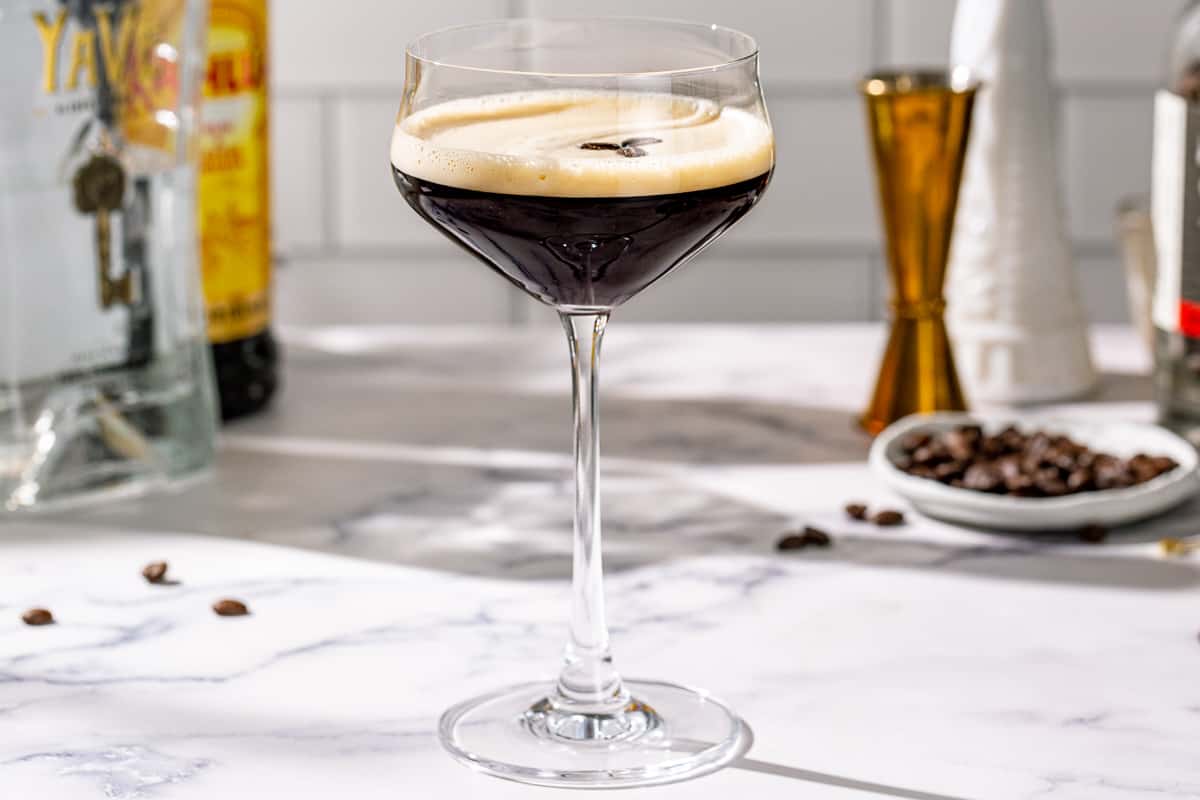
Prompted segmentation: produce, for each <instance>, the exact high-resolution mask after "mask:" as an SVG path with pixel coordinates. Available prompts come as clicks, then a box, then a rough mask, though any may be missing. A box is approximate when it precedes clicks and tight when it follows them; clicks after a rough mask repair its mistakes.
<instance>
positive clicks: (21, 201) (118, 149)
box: [0, 0, 215, 511]
mask: <svg viewBox="0 0 1200 800" xmlns="http://www.w3.org/2000/svg"><path fill="white" fill-rule="evenodd" d="M205 8H206V3H205V2H203V0H0V70H2V72H3V74H4V76H5V79H4V80H3V81H0V511H16V510H22V509H27V508H31V507H43V506H46V505H52V504H54V503H56V502H65V501H68V500H70V501H75V500H78V499H80V498H84V497H92V496H96V495H103V494H106V493H113V492H117V493H120V494H122V495H125V494H128V493H129V492H131V491H140V490H143V489H145V488H147V487H152V486H155V485H159V484H162V483H165V482H168V481H172V480H175V479H178V478H182V477H184V476H187V475H191V474H193V473H195V472H197V471H199V470H201V469H203V468H204V467H206V466H207V465H209V464H210V463H211V459H212V453H213V438H214V422H215V411H214V401H213V393H212V386H211V366H210V363H209V360H208V353H207V349H206V347H205V339H204V329H203V322H202V316H201V315H202V298H201V295H200V288H199V281H198V271H197V246H196V233H195V231H196V226H195V202H194V196H195V187H196V179H195V165H194V163H193V160H192V157H193V155H194V147H193V146H192V139H193V134H194V131H193V122H192V121H193V118H194V109H195V106H196V103H197V92H198V89H199V78H200V76H201V70H202V68H203V36H204V32H205V21H206V15H205Z"/></svg>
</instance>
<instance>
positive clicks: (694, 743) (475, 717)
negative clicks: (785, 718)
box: [438, 681, 750, 789]
mask: <svg viewBox="0 0 1200 800" xmlns="http://www.w3.org/2000/svg"><path fill="white" fill-rule="evenodd" d="M554 688H555V686H554V683H553V682H542V683H525V684H520V685H518V686H510V687H507V688H504V689H501V690H499V691H497V692H493V693H491V694H486V695H483V696H482V697H476V698H473V699H471V700H468V701H466V702H464V703H460V704H458V705H456V706H454V707H453V708H451V709H450V710H449V711H447V712H446V713H445V714H443V715H442V719H441V722H440V723H439V724H438V735H439V737H440V738H441V740H442V745H443V746H445V748H446V749H447V750H449V751H450V754H451V755H452V756H454V757H455V758H456V759H458V760H459V761H461V762H462V763H464V764H466V765H467V766H469V767H471V768H472V769H475V770H478V771H479V772H485V773H487V774H489V775H495V776H496V777H498V778H507V779H508V780H513V781H519V782H521V783H532V784H537V785H540V786H572V787H576V788H584V789H587V788H592V789H604V788H618V787H632V786H650V785H653V784H658V783H673V782H675V781H682V780H687V779H689V778H695V777H699V776H701V775H706V774H708V773H710V772H714V771H716V770H718V769H720V768H721V767H724V766H726V765H727V764H729V763H730V762H731V761H733V760H735V759H737V758H739V757H741V756H742V755H743V754H744V753H745V752H746V750H747V748H748V747H749V745H750V735H749V731H748V729H747V728H746V726H745V724H744V723H743V722H742V721H741V720H740V719H739V718H738V717H737V716H736V715H735V714H734V713H733V712H732V711H730V710H729V709H728V708H726V707H725V706H724V705H723V704H721V703H720V702H718V701H717V700H714V699H713V698H712V697H709V696H708V695H706V694H705V693H703V692H699V691H696V690H694V689H688V688H686V687H683V686H676V685H674V684H671V683H659V682H657V681H625V689H626V690H627V691H628V692H629V693H630V695H631V696H632V697H633V700H631V701H630V703H629V705H627V706H626V707H625V708H624V709H623V710H621V711H619V712H617V713H615V714H579V713H563V712H560V711H557V710H555V708H554V707H553V705H552V703H551V702H550V701H549V700H548V699H547V698H549V697H551V696H552V695H553V692H554Z"/></svg>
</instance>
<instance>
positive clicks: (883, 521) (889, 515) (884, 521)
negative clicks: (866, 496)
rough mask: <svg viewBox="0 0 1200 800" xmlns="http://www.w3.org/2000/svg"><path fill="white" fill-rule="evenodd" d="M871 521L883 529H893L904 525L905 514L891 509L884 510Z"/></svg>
mask: <svg viewBox="0 0 1200 800" xmlns="http://www.w3.org/2000/svg"><path fill="white" fill-rule="evenodd" d="M871 521H872V522H874V523H875V524H876V525H878V526H880V527H881V528H893V527H895V526H897V525H903V524H904V513H903V512H901V511H893V510H891V509H884V510H883V511H880V512H879V513H877V514H876V515H875V516H874V517H873V518H872V519H871Z"/></svg>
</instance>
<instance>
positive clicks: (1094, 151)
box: [1063, 89, 1153, 240]
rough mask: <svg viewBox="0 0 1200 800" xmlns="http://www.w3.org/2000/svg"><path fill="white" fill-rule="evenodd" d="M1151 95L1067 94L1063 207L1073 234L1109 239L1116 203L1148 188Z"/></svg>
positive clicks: (1148, 91)
mask: <svg viewBox="0 0 1200 800" xmlns="http://www.w3.org/2000/svg"><path fill="white" fill-rule="evenodd" d="M1152 106H1153V95H1152V93H1151V91H1150V90H1149V89H1147V90H1146V91H1145V92H1144V93H1142V94H1141V95H1140V96H1139V95H1133V96H1120V97H1115V98H1105V97H1095V96H1092V95H1090V94H1088V95H1085V96H1079V97H1072V96H1068V97H1067V98H1066V100H1065V107H1064V113H1063V135H1064V136H1065V139H1064V142H1065V145H1066V147H1065V152H1066V175H1067V177H1066V180H1067V191H1066V199H1067V209H1068V215H1069V218H1070V225H1071V230H1072V231H1073V232H1074V235H1075V237H1076V238H1078V239H1087V240H1097V239H1103V240H1111V239H1112V236H1113V214H1114V211H1115V209H1116V207H1117V202H1118V201H1119V200H1120V199H1121V198H1122V197H1123V196H1124V195H1127V194H1131V193H1145V192H1147V191H1149V188H1150V150H1151V135H1152V130H1153V108H1152Z"/></svg>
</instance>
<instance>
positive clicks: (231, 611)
mask: <svg viewBox="0 0 1200 800" xmlns="http://www.w3.org/2000/svg"><path fill="white" fill-rule="evenodd" d="M212 609H213V611H215V612H217V616H220V617H244V616H246V615H247V614H249V613H250V609H248V608H246V604H245V603H243V602H242V601H241V600H230V599H225V600H218V601H217V602H215V603H213V607H212Z"/></svg>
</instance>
